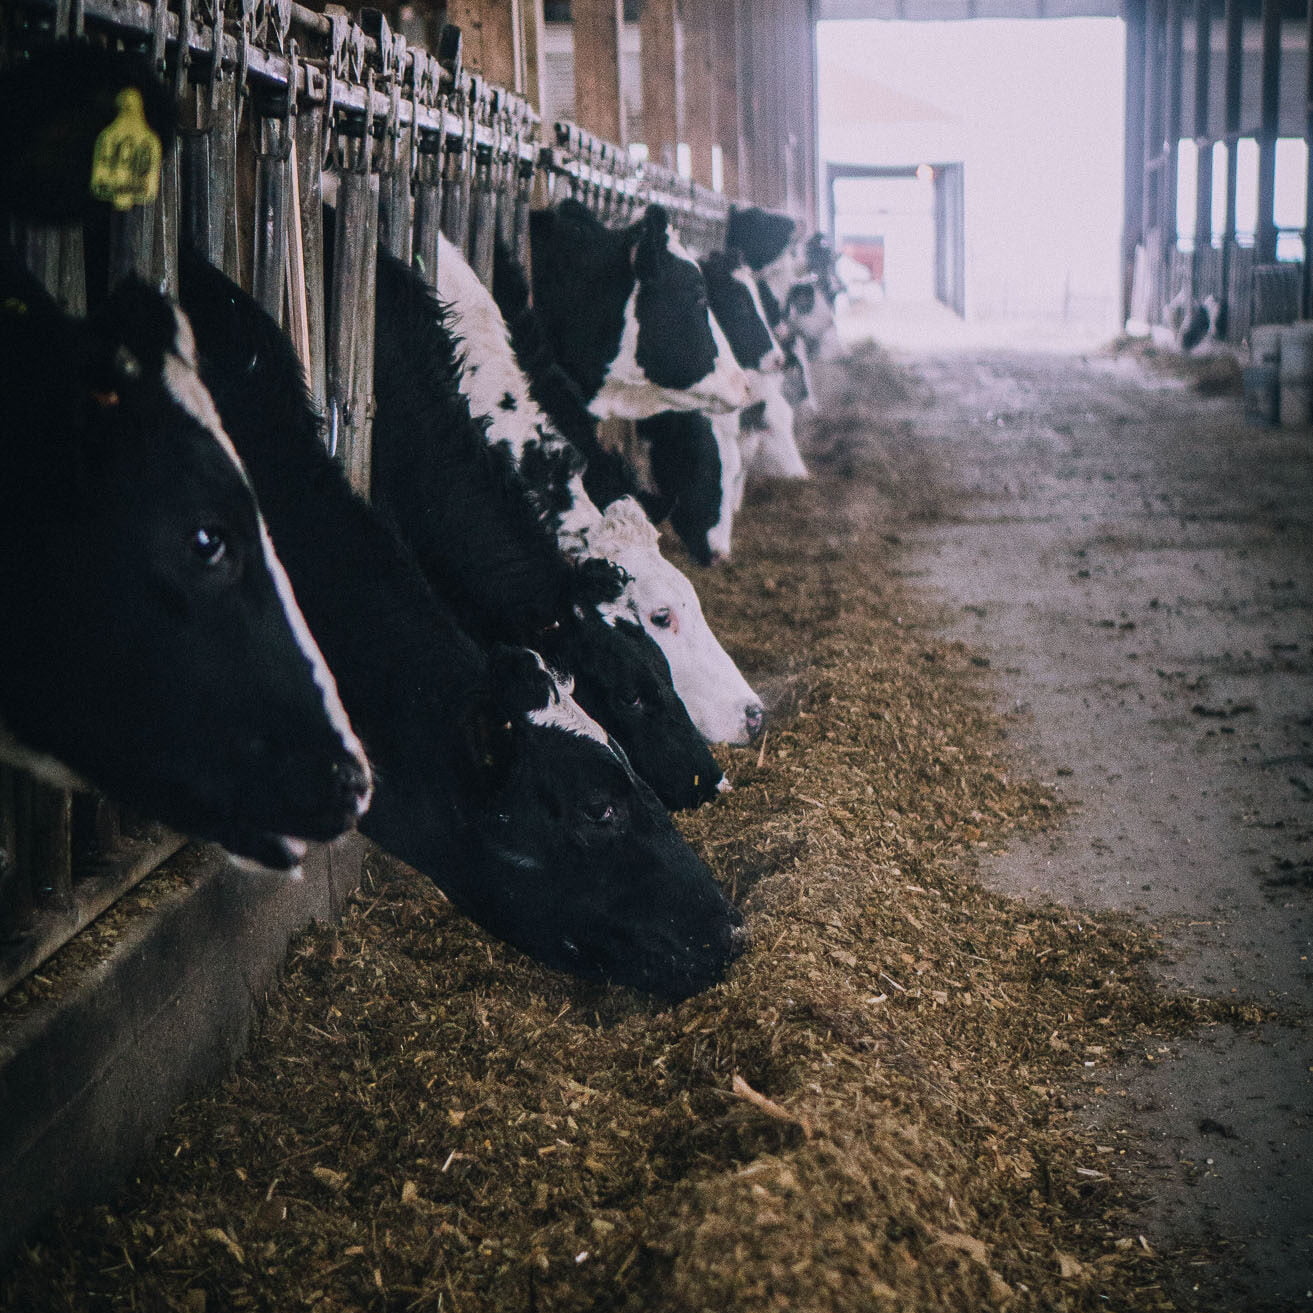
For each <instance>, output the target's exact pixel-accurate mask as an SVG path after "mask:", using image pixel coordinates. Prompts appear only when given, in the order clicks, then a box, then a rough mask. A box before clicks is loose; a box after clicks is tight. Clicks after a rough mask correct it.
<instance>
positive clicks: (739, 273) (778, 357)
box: [731, 267, 784, 405]
mask: <svg viewBox="0 0 1313 1313" xmlns="http://www.w3.org/2000/svg"><path fill="white" fill-rule="evenodd" d="M731 276H732V277H733V278H734V279H735V280H736V281H737V282H739V283H740V284H742V286H743V287H745V288H746V289H747V292H748V295H749V296H750V297H751V298H752V308H753V309H754V310H755V311H756V312H757V318H758V319H760V320H761V323H762V327H763V328H765V330H766V332H767V334H769V336H770V339H771V348H770V350H769V351H767V352H766V354H765V355H764V356H762V358H761V359H760V360H759V361H758V362H757V364H756V366H755V367H754V368H753V369H749V370H748V371H747V374H748V403H749V405H751V404H752V403H753V402H755V401H760V400H761V399H762V395H763V393H762V383H761V375H763V374H778V373H779V372H780V370H782V369H783V368H784V348H783V347H782V346H780V344H779V343H778V342H777V341H776V340H775V334H774V333H773V332H771V327H770V321H769V320H768V319H767V318H766V308H765V306H763V305H762V303H761V291H760V289H759V288H758V287H757V280H756V279H755V278H754V277H753V276H752V272H751V270H749V269H747V268H746V267H743V268H739V269H735V270H734V273H733V274H732V275H731Z"/></svg>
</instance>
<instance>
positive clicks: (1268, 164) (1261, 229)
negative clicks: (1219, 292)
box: [1254, 0, 1281, 264]
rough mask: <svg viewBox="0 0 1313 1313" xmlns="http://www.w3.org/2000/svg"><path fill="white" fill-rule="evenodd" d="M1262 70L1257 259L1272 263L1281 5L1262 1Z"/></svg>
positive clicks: (1278, 1)
mask: <svg viewBox="0 0 1313 1313" xmlns="http://www.w3.org/2000/svg"><path fill="white" fill-rule="evenodd" d="M1262 67H1263V71H1262V80H1261V82H1260V84H1259V99H1260V101H1261V104H1262V120H1261V124H1260V127H1259V130H1258V231H1257V232H1256V233H1255V234H1254V259H1255V260H1256V261H1258V262H1259V263H1266V264H1270V263H1271V262H1272V261H1274V260H1275V259H1276V258H1277V228H1276V218H1275V216H1274V213H1273V211H1274V207H1275V204H1276V177H1277V134H1278V131H1279V130H1280V113H1281V87H1280V79H1281V5H1280V0H1263V65H1262Z"/></svg>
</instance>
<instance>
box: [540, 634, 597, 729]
mask: <svg viewBox="0 0 1313 1313" xmlns="http://www.w3.org/2000/svg"><path fill="white" fill-rule="evenodd" d="M533 657H534V660H535V661H537V663H538V668H539V669H540V670H542V671H543V672H544V673H545V674H546V675H547V677H548V679H549V680H550V681H551V691H550V692H549V693H548V696H547V702H546V703H545V705H543V706H541V707H536V708H535V709H534V710H532V711H531V712H529V721H530V723H531V724H534V725H538V726H540V727H542V728H548V727H550V728H554V729H560V730H564V731H565V732H566V733H567V734H574V735H577V736H578V737H579V738H584V739H592V740H593V741H594V742H595V743H601V744H603V745H605V744H606V742H607V734H606V731H605V730H604V729H603V728H602V727H601V726H600V725H599V724H598V723H597V722H596V721H595V720H594V719H593V718H592V717H591V716H590V715H589V714H588V713H587V712H586V711H585V710H584V709H583V708H582V707H581V706H580V705H579V704H578V703H577V702H576V701H575V700H574V679H573V678H572V677H571V676H569V675H558V674H556V673H555V672H554V671H553V670H551V669H550V667H549V666H548V665H547V663H546V662H545V661H544V660H543V659H542V657H540V656H539V655H538V653H537V652H535V653H534V654H533Z"/></svg>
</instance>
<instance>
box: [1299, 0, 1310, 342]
mask: <svg viewBox="0 0 1313 1313" xmlns="http://www.w3.org/2000/svg"><path fill="white" fill-rule="evenodd" d="M1307 9H1308V20H1307V21H1308V32H1307V35H1306V36H1305V38H1304V49H1305V50H1307V51H1308V63H1307V65H1306V67H1305V77H1304V101H1305V105H1306V107H1307V109H1306V112H1305V117H1304V141H1305V142H1306V143H1307V145H1308V158H1307V175H1306V177H1305V179H1304V273H1303V282H1304V287H1303V293H1302V298H1301V302H1300V305H1301V311H1300V313H1301V314H1302V315H1303V317H1304V318H1305V319H1313V0H1308V5H1307Z"/></svg>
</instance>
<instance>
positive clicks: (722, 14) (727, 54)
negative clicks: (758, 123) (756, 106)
mask: <svg viewBox="0 0 1313 1313" xmlns="http://www.w3.org/2000/svg"><path fill="white" fill-rule="evenodd" d="M712 13H713V15H714V22H715V59H716V98H717V103H716V137H717V139H718V141H719V143H720V151H721V160H722V164H723V168H724V179H725V195H726V196H728V197H730V199H731V200H733V199H736V198H737V197H739V196H740V195H741V192H740V173H739V155H740V152H741V149H742V140H741V138H742V128H741V125H740V114H739V17H738V6H737V5H736V4H733V3H726V0H720V3H718V4H715V5H713V6H712Z"/></svg>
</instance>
